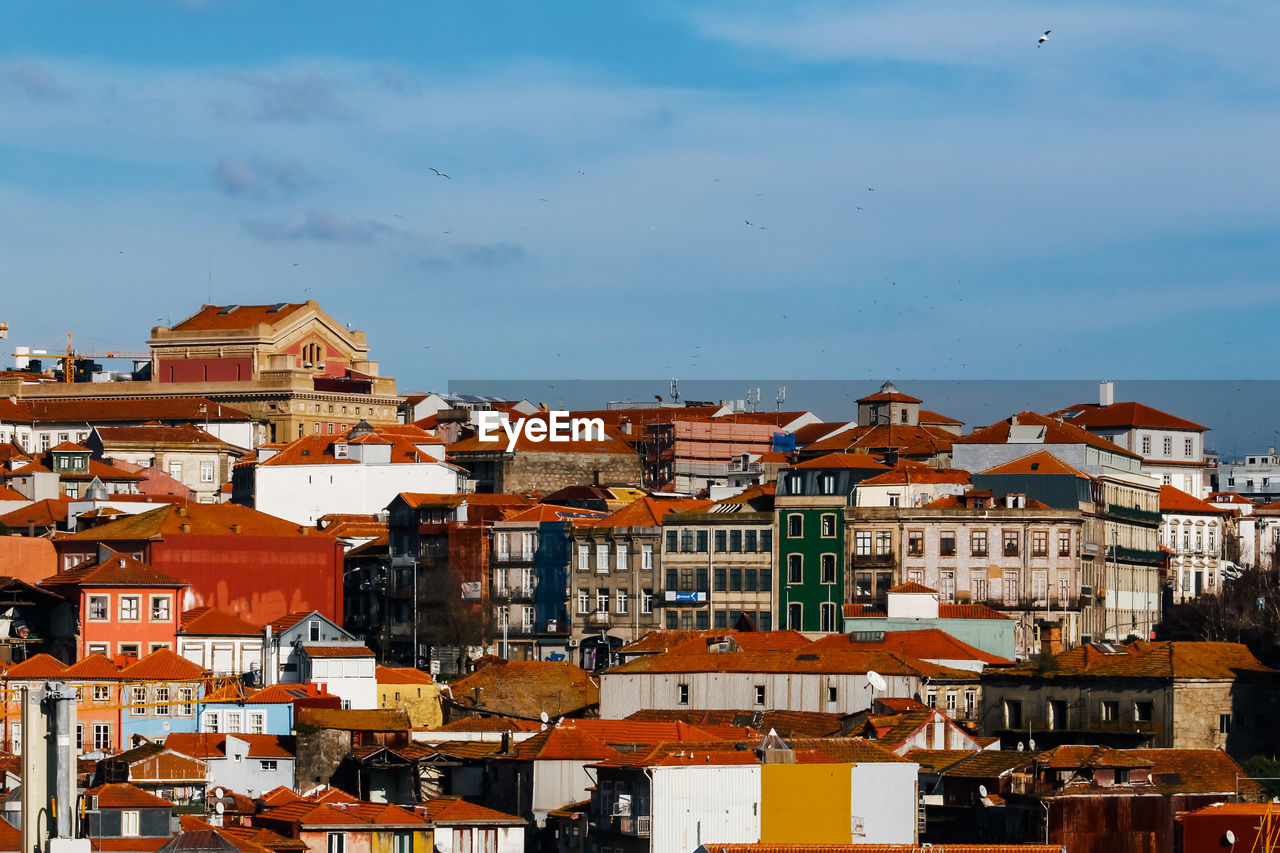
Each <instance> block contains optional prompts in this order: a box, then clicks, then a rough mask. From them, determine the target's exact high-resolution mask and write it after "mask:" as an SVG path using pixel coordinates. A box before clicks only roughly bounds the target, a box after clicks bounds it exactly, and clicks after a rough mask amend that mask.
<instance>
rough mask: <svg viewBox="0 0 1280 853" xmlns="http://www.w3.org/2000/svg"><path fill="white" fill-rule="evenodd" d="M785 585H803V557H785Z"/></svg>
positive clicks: (801, 555)
mask: <svg viewBox="0 0 1280 853" xmlns="http://www.w3.org/2000/svg"><path fill="white" fill-rule="evenodd" d="M787 583H804V555H803V554H788V555H787Z"/></svg>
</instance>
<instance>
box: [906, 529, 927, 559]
mask: <svg viewBox="0 0 1280 853" xmlns="http://www.w3.org/2000/svg"><path fill="white" fill-rule="evenodd" d="M907 555H908V556H910V557H922V556H924V531H921V530H911V531H909V532H908V533H907Z"/></svg>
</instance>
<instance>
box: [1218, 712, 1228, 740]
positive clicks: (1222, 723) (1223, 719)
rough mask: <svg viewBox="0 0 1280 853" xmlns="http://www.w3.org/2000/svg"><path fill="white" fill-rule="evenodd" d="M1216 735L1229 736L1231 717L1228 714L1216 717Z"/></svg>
mask: <svg viewBox="0 0 1280 853" xmlns="http://www.w3.org/2000/svg"><path fill="white" fill-rule="evenodd" d="M1218 734H1220V735H1226V734H1231V715H1230V714H1219V715H1218Z"/></svg>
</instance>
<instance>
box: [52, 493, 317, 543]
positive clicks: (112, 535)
mask: <svg viewBox="0 0 1280 853" xmlns="http://www.w3.org/2000/svg"><path fill="white" fill-rule="evenodd" d="M237 526H238V527H239V530H240V532H239V533H238V534H237V533H236V532H235V528H236V527H237ZM184 527H187V528H189V529H186V530H184V529H183V528H184ZM301 530H302V529H301V528H300V527H299V526H298V525H297V524H295V523H294V522H291V521H285V520H284V519H283V518H276V517H275V516H273V515H267V514H266V513H265V512H258V511H257V510H255V509H250V508H249V507H246V506H241V505H239V504H227V503H222V504H202V503H197V502H196V501H181V502H179V503H176V504H164V505H162V506H158V507H157V508H155V509H153V510H150V511H148V512H144V513H139V514H138V515H131V516H128V517H127V518H122V519H119V520H117V521H111V522H108V523H106V524H103V525H101V526H99V527H92V528H90V529H88V530H82V531H78V532H76V533H70V534H68V535H66V536H64V537H62V538H63V539H64V540H69V541H80V542H102V541H111V540H115V541H119V540H131V539H155V538H169V537H176V536H182V535H185V534H192V535H197V536H230V535H240V536H271V537H277V536H279V537H284V536H301V535H304V534H303V533H302V532H301ZM310 535H312V536H328V534H327V533H325V532H324V531H317V530H314V529H311V530H310Z"/></svg>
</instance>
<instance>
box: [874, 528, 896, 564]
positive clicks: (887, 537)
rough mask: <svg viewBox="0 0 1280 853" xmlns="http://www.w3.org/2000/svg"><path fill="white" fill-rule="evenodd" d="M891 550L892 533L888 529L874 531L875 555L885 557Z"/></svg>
mask: <svg viewBox="0 0 1280 853" xmlns="http://www.w3.org/2000/svg"><path fill="white" fill-rule="evenodd" d="M892 550H893V534H892V533H890V532H889V531H888V530H880V531H877V532H876V556H877V557H887V556H888V555H889V553H890V552H891V551H892Z"/></svg>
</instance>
